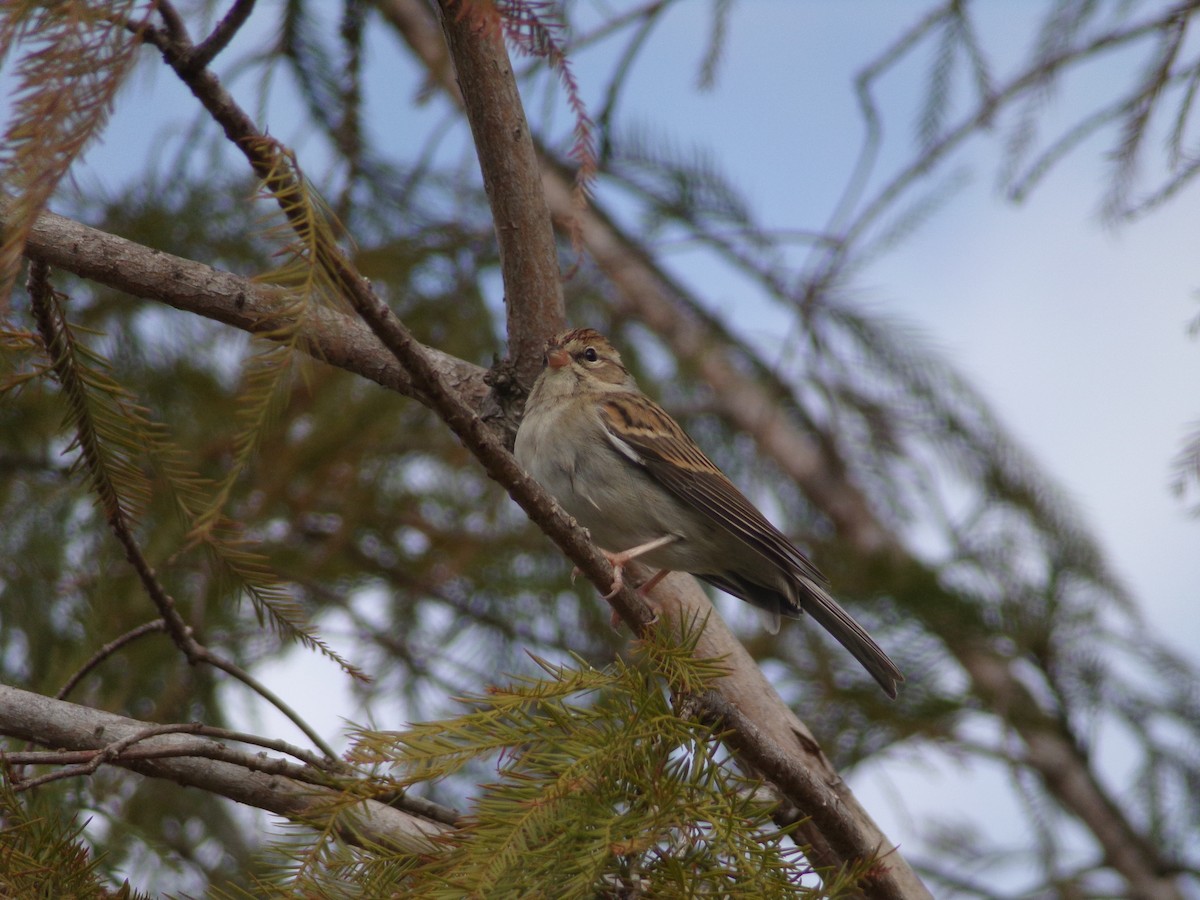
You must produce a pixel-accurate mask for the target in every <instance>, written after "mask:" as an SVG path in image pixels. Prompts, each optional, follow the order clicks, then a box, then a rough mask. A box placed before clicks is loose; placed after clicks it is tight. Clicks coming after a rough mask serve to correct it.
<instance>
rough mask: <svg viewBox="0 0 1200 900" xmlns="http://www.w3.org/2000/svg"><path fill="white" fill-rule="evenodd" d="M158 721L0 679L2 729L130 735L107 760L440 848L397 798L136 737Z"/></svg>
mask: <svg viewBox="0 0 1200 900" xmlns="http://www.w3.org/2000/svg"><path fill="white" fill-rule="evenodd" d="M158 727H159V726H155V725H153V724H151V723H148V722H140V721H138V720H136V719H129V718H126V717H124V716H117V715H113V714H112V713H106V712H102V711H100V710H96V709H92V708H90V707H87V706H79V705H77V704H74V703H67V702H66V701H62V700H51V699H50V698H48V697H43V696H42V695H40V694H34V693H31V692H29V691H22V690H19V689H17V688H13V687H9V686H8V685H0V734H3V735H6V736H8V737H12V738H17V739H19V740H23V741H29V742H32V743H35V744H40V745H42V746H44V747H54V748H62V749H65V750H104V749H105V748H107V747H111V746H114V745H116V744H120V743H122V742H132V741H134V740H136V741H137V743H138V746H139V747H140V748H141V750H142V751H143V752H142V753H140V754H129V755H127V756H125V755H121V754H115V755H114V756H113V758H112V759H111V763H112V764H113V765H117V766H120V767H121V768H125V769H129V770H130V771H133V772H137V773H139V774H141V775H144V776H147V777H150V778H165V779H168V780H170V781H174V782H176V783H177V784H180V785H182V786H184V787H196V788H200V789H201V790H204V791H208V792H210V793H213V794H217V795H220V796H222V797H227V798H229V799H230V800H236V801H237V802H238V803H244V804H246V805H247V806H253V807H256V808H258V809H263V810H266V811H267V812H271V813H275V814H276V815H280V816H283V817H285V818H287V819H290V820H292V821H295V822H300V823H303V824H306V825H317V826H321V825H323V824H327V823H329V822H330V820H331V819H333V820H334V821H335V826H334V827H335V829H336V830H337V832H338V833H339V834H340V835H341V837H342V838H343V839H344V840H346V841H347V842H349V843H352V844H354V845H356V846H360V847H365V848H370V847H373V846H376V847H377V846H383V847H387V848H391V849H393V850H396V851H399V852H403V853H433V852H437V850H438V846H439V845H438V843H437V838H438V836H439V835H442V834H445V833H446V832H447V830H448V829H447V826H446V825H443V824H441V823H438V822H432V821H429V820H427V819H425V818H421V817H419V816H418V815H415V814H412V813H409V812H406V811H404V810H403V809H402V808H401V807H403V805H404V803H405V800H404V799H403V798H401V799H399V800H397V801H396V802H395V803H394V804H392V805H384V804H382V803H379V802H377V801H374V800H364V801H361V802H359V803H357V804H355V805H353V806H350V807H347V806H346V801H345V798H344V796H343V794H342V793H341V792H340V791H338V790H336V789H334V788H328V787H321V786H319V785H316V784H312V783H310V782H306V781H302V780H299V779H300V778H302V777H304V776H305V773H307V772H311V771H312V770H309V769H307V768H306V767H302V766H296V765H295V764H292V763H288V762H287V761H286V760H277V761H276V764H278V765H279V766H280V768H279V770H278V772H272V773H270V774H268V773H267V772H263V771H260V769H261V768H262V767H263V765H264V764H263V760H262V757H261V755H259V754H250V753H246V754H242V755H241V756H240V757H239V755H238V753H237V752H236V751H233V750H231V749H230V748H228V747H223V746H222V745H221V744H219V743H217V742H214V741H212V740H209V739H208V738H203V737H197V736H190V735H183V734H178V733H171V734H160V735H157V736H155V737H148V738H145V739H144V740H138V739H139V738H140V737H145V735H146V734H147V732H148V731H149V730H153V729H156V728H158ZM171 727H173V728H175V729H179V728H180V727H186V726H171ZM157 751H163V752H169V753H171V754H174V753H177V752H178V753H190V754H193V755H184V756H174V755H171V756H168V757H165V758H160V757H156V756H155V753H156V752H157ZM281 772H286V773H288V774H280V773H281ZM420 805H421V808H425V807H426V806H427V804H420ZM451 815H452V814H451Z"/></svg>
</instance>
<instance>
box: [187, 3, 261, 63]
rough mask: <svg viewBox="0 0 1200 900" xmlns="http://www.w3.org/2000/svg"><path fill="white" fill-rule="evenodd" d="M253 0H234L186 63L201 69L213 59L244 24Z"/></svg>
mask: <svg viewBox="0 0 1200 900" xmlns="http://www.w3.org/2000/svg"><path fill="white" fill-rule="evenodd" d="M254 2H255V0H234V3H233V6H231V7H230V8H229V12H227V13H226V14H225V17H224V18H223V19H221V21H220V22H218V23H217V27H216V28H214V29H213V30H212V34H210V35H209V36H208V37H206V38H205V39H204V40H203V41H201V42H200V44H199V45H198V46H197V47H196V49H195V50H193V51H192V54H191V56H190V57H189V59H188V65H190V66H192V67H194V68H197V69H203V68H204V67H205V66H207V65H208V64H209V63H211V62H212V61H213V59H214V58H215V57H216V55H217V54H218V53H220V52H221V51H222V50H224V49H225V47H226V46H227V45H228V44H229V42H230V41H231V40H233V36H234V35H235V34H237V33H238V29H239V28H241V27H242V26H243V25H244V24H246V20H247V19H248V18H250V13H251V12H253V11H254Z"/></svg>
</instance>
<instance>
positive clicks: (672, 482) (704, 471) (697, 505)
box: [599, 394, 828, 585]
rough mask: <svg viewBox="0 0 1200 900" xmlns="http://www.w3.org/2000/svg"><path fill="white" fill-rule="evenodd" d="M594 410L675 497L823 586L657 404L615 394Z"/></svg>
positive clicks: (614, 440)
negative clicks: (596, 410)
mask: <svg viewBox="0 0 1200 900" xmlns="http://www.w3.org/2000/svg"><path fill="white" fill-rule="evenodd" d="M599 413H600V421H601V423H602V424H603V425H604V427H605V430H606V435H607V437H608V439H609V442H610V443H611V444H612V445H613V446H614V447H615V448H616V449H617V450H618V451H619V452H620V453H621V454H622V455H623V456H625V457H626V458H627V459H629V460H630V461H631V462H633V463H635V464H637V465H639V466H641V467H642V468H643V469H644V470H645V471H646V473H647V474H649V475H650V477H652V478H653V479H654V480H655V481H657V482H658V483H659V484H661V485H662V486H663V487H664V488H666V489H667V490H668V491H670V492H671V493H672V494H674V495H675V496H676V497H677V498H679V499H680V500H682V501H683V502H684V503H686V504H688V505H689V506H691V507H692V508H693V509H696V510H697V511H699V512H703V513H704V514H705V515H707V516H709V517H710V518H711V519H712V520H713V521H714V522H717V523H719V524H720V525H722V526H723V527H724V528H726V529H727V530H728V531H729V532H730V534H732V535H734V536H735V537H737V538H738V539H739V540H741V541H742V542H743V543H745V544H746V545H748V546H750V547H751V548H753V549H754V550H756V551H757V552H758V553H760V554H762V555H763V556H764V557H766V559H767V560H768V561H770V562H772V563H774V564H776V565H778V566H781V567H782V568H784V569H785V570H788V571H794V572H797V573H798V574H800V575H802V576H804V577H805V578H807V579H810V580H812V581H814V582H816V583H817V584H820V585H823V584H828V580H827V579H826V578H825V576H824V575H822V574H821V572H820V571H819V570H818V569H817V567H816V566H814V565H813V564H812V563H811V562H809V561H808V559H806V558H805V556H804V554H802V553H801V552H800V551H799V550H797V549H796V547H795V546H794V545H793V544H792V542H791V541H789V540H788V539H787V538H786V537H784V535H783V533H782V532H780V531H779V529H777V528H776V527H775V526H774V525H772V524H771V523H770V522H768V521H767V518H766V516H764V515H763V514H762V513H761V512H759V511H758V509H757V508H756V507H755V506H754V504H753V503H751V502H750V501H749V500H748V499H747V498H746V495H745V494H743V493H742V492H741V491H739V490H738V489H737V488H736V487H735V486H734V484H733V482H732V481H730V480H729V479H728V478H727V477H726V476H725V473H724V472H722V471H721V470H720V469H718V468H717V467H716V465H714V464H713V462H712V460H710V459H709V458H708V457H707V456H705V455H704V451H702V450H701V449H700V448H699V447H698V446H697V445H696V442H695V441H693V440H692V439H691V438H690V437H688V436H687V434H686V433H685V432H684V430H683V429H682V428H680V427H679V424H678V423H677V422H676V421H675V420H674V419H672V418H671V417H670V416H669V415H668V414H667V412H666V410H664V409H663V408H662V407H661V406H659V405H658V404H656V403H654V402H653V401H651V400H649V399H647V398H646V397H644V396H643V395H641V394H620V395H617V396H616V397H612V398H610V399H607V400H603V401H601V403H600V405H599Z"/></svg>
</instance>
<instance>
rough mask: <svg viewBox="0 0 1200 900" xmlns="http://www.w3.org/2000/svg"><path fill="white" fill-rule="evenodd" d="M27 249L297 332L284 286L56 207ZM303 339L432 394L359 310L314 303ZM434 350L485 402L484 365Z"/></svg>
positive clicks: (95, 274) (322, 354) (98, 275)
mask: <svg viewBox="0 0 1200 900" xmlns="http://www.w3.org/2000/svg"><path fill="white" fill-rule="evenodd" d="M10 204H11V201H10V200H9V199H8V198H7V197H3V196H0V227H4V226H6V225H7V219H8V216H9V208H10ZM25 254H26V256H28V257H29V258H30V259H34V260H38V261H40V262H45V263H48V264H49V265H51V266H52V267H54V268H56V269H61V270H63V271H67V272H73V273H74V274H76V275H78V276H80V277H81V278H86V279H89V280H91V281H95V282H98V283H99V284H103V285H105V286H106V287H110V288H113V289H114V290H118V291H123V292H125V293H127V294H132V295H133V296H135V297H141V298H143V299H146V300H155V301H158V302H160V303H166V304H168V305H169V306H173V307H175V308H176V309H181V310H184V311H186V312H191V313H196V314H197V315H200V316H204V317H205V318H208V319H213V320H215V321H217V322H223V323H224V324H226V325H232V326H233V327H235V328H239V329H241V330H243V331H247V332H250V333H251V334H264V333H268V334H269V333H271V332H281V333H290V332H291V330H292V328H293V327H294V325H295V323H294V322H292V321H290V320H289V319H287V318H286V317H285V316H284V314H283V313H282V312H281V310H282V309H283V308H284V307H285V304H284V303H283V302H282V301H283V299H284V298H283V292H282V291H281V290H280V289H279V288H275V287H270V286H267V285H262V284H258V283H256V282H254V281H251V280H250V279H248V278H243V277H241V276H239V275H234V274H231V273H229V272H223V271H221V270H219V269H214V268H212V267H211V266H206V265H204V264H203V263H198V262H194V261H192V260H190V259H184V258H182V257H179V256H172V255H171V254H169V253H163V252H162V251H160V250H153V249H151V248H149V247H146V246H144V245H142V244H137V243H134V242H133V241H128V240H125V239H124V238H120V237H116V236H115V235H111V234H108V233H107V232H104V231H100V230H98V229H96V228H90V227H88V226H87V225H82V224H80V223H79V222H76V221H74V220H72V219H67V218H64V217H63V216H59V215H55V214H54V213H49V212H44V213H42V214H41V215H40V216H38V218H37V221H36V222H35V223H34V226H33V230H32V232H31V233H30V235H29V240H28V241H27V243H26V245H25ZM298 343H299V346H300V347H302V348H303V349H304V350H305V351H307V352H308V353H310V354H311V355H312V356H313V357H315V358H316V359H319V360H321V361H323V362H327V363H329V364H330V365H332V366H337V367H338V368H341V369H345V370H346V371H348V372H353V373H355V374H356V375H361V376H362V377H364V378H367V379H370V380H371V381H374V382H376V383H377V384H381V385H383V386H384V387H386V388H390V389H392V390H394V391H397V392H398V393H401V394H404V395H406V396H409V397H414V398H415V399H417V400H420V401H422V402H425V399H424V398H423V397H422V396H421V394H420V392H419V391H418V390H416V389H415V388H414V387H413V384H412V379H410V378H409V377H408V375H407V374H406V373H405V371H404V369H403V368H402V367H401V366H400V365H399V364H398V363H397V362H396V358H395V357H394V356H392V354H391V353H389V352H388V351H387V349H386V348H385V347H384V346H383V345H382V344H381V343H380V342H379V339H378V338H376V337H375V335H373V334H372V333H371V329H370V328H368V327H367V326H366V325H365V324H363V322H362V321H361V320H359V319H357V318H355V317H353V316H347V315H343V314H341V313H337V312H332V311H330V310H328V309H324V308H320V307H317V308H314V309H311V310H309V311H308V313H307V314H306V319H305V321H304V323H303V324H302V325H301V326H300V331H299V342H298ZM426 354H427V356H428V357H429V359H430V361H431V363H432V364H433V365H434V367H435V368H436V369H437V370H438V373H439V375H440V377H441V378H442V379H443V380H444V381H445V382H446V383H448V384H451V385H453V386H454V387H455V389H456V390H458V392H459V393H460V394H461V395H462V396H463V397H464V398H466V399H467V400H468V402H470V403H471V404H472V406H474V407H475V408H476V409H481V408H482V407H483V400H484V398H485V397H486V396H487V393H488V387H487V385H486V384H484V382H483V375H484V370H483V369H481V368H479V367H478V366H475V365H472V364H470V363H466V362H463V361H462V360H460V359H458V358H457V357H453V356H450V355H448V354H445V353H442V352H440V351H438V350H435V349H433V348H426Z"/></svg>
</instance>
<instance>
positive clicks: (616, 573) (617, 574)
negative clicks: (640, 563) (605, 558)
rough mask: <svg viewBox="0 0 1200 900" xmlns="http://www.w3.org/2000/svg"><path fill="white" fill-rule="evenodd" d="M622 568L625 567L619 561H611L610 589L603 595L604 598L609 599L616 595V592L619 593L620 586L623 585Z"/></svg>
mask: <svg viewBox="0 0 1200 900" xmlns="http://www.w3.org/2000/svg"><path fill="white" fill-rule="evenodd" d="M624 569H625V567H624V566H623V565H622V564H621V563H619V562H614V563H613V583H612V590H610V591H609V592H608V593H607V594H605V595H604V599H605V600H611V599H612V598H613V597H615V596H617V594H619V593H621V588H623V587H625V575H624Z"/></svg>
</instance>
